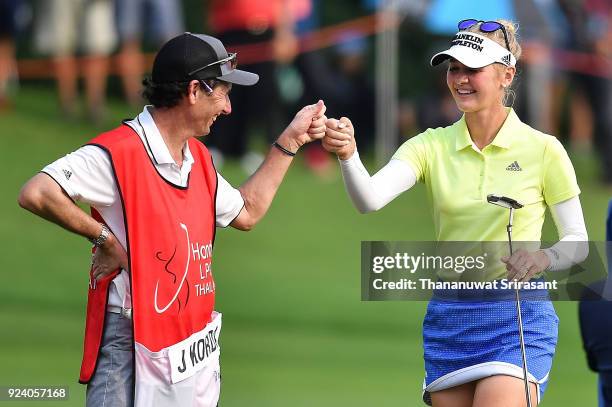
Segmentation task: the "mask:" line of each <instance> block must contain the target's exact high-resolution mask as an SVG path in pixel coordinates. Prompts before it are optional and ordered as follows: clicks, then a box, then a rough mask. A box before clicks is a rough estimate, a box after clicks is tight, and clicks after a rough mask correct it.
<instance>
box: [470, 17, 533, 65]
mask: <svg viewBox="0 0 612 407" xmlns="http://www.w3.org/2000/svg"><path fill="white" fill-rule="evenodd" d="M495 21H497V22H498V23H500V24H501V25H503V26H504V29H505V30H506V34H508V45H510V52H512V55H514V57H515V58H516V60H517V61H518V60H519V58H520V57H521V54H522V49H521V44H519V42H518V33H517V32H518V25H517V24H515V23H513V22H512V21H510V20H503V19H500V20H495ZM481 24H482V23H478V24H474V25H473V26H471V27H470V28H468V29H467V30H465V31H470V32H473V33H476V34H480V35H482V36H483V37H487V38H489V39H490V40H493V41H495V42H496V43H498V44H499V45H501V46H502V47H504V48H506V41H505V40H504V33H503V32H502V30H496V31H493V32H490V33H486V32H482V31H480V25H481Z"/></svg>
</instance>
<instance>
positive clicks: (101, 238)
mask: <svg viewBox="0 0 612 407" xmlns="http://www.w3.org/2000/svg"><path fill="white" fill-rule="evenodd" d="M100 226H102V231H101V232H100V235H99V236H98V237H96V238H95V239H89V241H90V242H91V243H92V244H93V245H94V246H96V247H100V246H102V245H103V244H104V242H106V239H108V236H110V234H111V231H110V229H109V228H108V227H107V226H106V225H103V224H102V223H100Z"/></svg>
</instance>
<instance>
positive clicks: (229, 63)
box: [187, 52, 238, 76]
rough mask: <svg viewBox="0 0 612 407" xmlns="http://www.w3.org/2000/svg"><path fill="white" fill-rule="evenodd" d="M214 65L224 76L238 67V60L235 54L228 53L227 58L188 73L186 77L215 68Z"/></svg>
mask: <svg viewBox="0 0 612 407" xmlns="http://www.w3.org/2000/svg"><path fill="white" fill-rule="evenodd" d="M215 65H219V66H220V68H221V75H225V74H228V73H230V72H231V71H233V70H234V69H236V67H237V66H238V60H237V58H236V53H235V52H230V53H229V55H228V57H227V58H223V59H220V60H218V61H215V62H211V63H210V64H208V65H204V66H202V67H200V68H197V69H194V70H193V71H191V72H189V73H188V74H187V75H188V76H191V75H193V74H196V73H198V72H200V71H203V70H204V69H206V68H208V67H211V66H215Z"/></svg>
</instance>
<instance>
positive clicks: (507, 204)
mask: <svg viewBox="0 0 612 407" xmlns="http://www.w3.org/2000/svg"><path fill="white" fill-rule="evenodd" d="M487 202H488V203H490V204H493V205H497V206H501V207H502V208H507V209H510V219H509V221H508V226H507V227H506V230H507V232H508V245H509V246H510V256H512V220H513V216H514V210H515V209H521V208H522V207H523V204H521V203H520V202H518V201H517V200H515V199H512V198H508V197H506V196H499V195H493V194H490V195H487ZM514 294H515V297H516V313H517V316H518V328H519V340H520V342H521V356H522V357H523V382H524V383H525V397H526V398H527V407H531V389H530V388H529V380H528V378H527V356H526V354H525V338H524V337H523V319H522V317H521V299H520V296H519V289H518V287H515V289H514Z"/></svg>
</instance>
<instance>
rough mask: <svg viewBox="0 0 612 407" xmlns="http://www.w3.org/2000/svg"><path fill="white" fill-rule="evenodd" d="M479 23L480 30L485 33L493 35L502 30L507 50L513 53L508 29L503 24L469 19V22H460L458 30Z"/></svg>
mask: <svg viewBox="0 0 612 407" xmlns="http://www.w3.org/2000/svg"><path fill="white" fill-rule="evenodd" d="M479 23H481V24H480V27H478V28H479V29H480V31H482V32H483V33H492V32H495V31H497V30H501V32H502V33H503V34H504V41H505V42H506V49H507V50H508V51H510V52H512V51H511V50H510V42H509V41H508V33H507V32H506V28H505V27H504V25H503V24H501V23H498V22H497V21H482V20H475V19H473V18H468V19H467V20H461V21H459V24H457V28H459V31H463V30H467V29H468V28H470V27H473V26H475V25H476V24H479Z"/></svg>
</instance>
